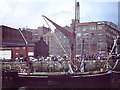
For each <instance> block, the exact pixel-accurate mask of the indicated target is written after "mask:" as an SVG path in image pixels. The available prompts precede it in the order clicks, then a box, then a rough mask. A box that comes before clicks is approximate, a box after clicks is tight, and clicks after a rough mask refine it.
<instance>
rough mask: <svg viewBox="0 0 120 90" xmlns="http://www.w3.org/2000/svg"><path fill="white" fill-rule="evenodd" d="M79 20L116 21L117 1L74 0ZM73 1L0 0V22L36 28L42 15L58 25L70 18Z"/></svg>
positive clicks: (19, 26) (71, 16) (72, 17)
mask: <svg viewBox="0 0 120 90" xmlns="http://www.w3.org/2000/svg"><path fill="white" fill-rule="evenodd" d="M77 1H79V2H80V21H81V22H91V21H111V22H113V23H115V24H117V23H118V18H117V17H118V8H117V7H118V1H119V0H77ZM74 2H75V0H0V25H7V26H10V27H13V28H23V27H26V26H27V27H28V28H33V29H35V28H37V27H38V26H42V25H43V24H44V25H45V26H46V27H47V25H46V23H45V21H44V20H43V18H42V15H45V16H47V17H48V18H50V19H51V20H53V21H54V22H56V23H57V24H59V25H61V26H65V25H70V23H71V20H72V19H74V9H75V7H74V6H75V4H74Z"/></svg>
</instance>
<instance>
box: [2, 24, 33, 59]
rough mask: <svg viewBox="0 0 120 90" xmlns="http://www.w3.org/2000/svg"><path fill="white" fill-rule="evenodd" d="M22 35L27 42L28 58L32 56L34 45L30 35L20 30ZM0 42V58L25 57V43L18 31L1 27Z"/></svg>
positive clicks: (28, 32)
mask: <svg viewBox="0 0 120 90" xmlns="http://www.w3.org/2000/svg"><path fill="white" fill-rule="evenodd" d="M22 33H23V35H24V36H25V38H26V40H27V42H28V56H33V55H34V54H33V50H34V48H33V47H34V44H33V43H32V33H31V32H30V31H26V30H22ZM0 41H1V42H0V46H1V47H0V51H1V58H5V59H11V58H18V57H20V56H23V57H26V50H25V42H24V40H23V38H22V36H21V34H20V32H19V31H18V29H15V28H11V27H8V26H4V25H1V26H0Z"/></svg>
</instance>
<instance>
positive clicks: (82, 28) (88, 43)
mask: <svg viewBox="0 0 120 90" xmlns="http://www.w3.org/2000/svg"><path fill="white" fill-rule="evenodd" d="M76 31H77V33H76V34H77V35H76V42H77V43H76V48H77V49H76V50H77V52H76V53H77V55H81V49H82V43H83V42H82V41H84V54H85V55H89V56H92V55H94V54H108V53H109V52H110V50H111V49H112V46H113V43H114V40H115V39H116V38H117V36H120V32H119V31H118V30H117V25H115V24H113V23H112V22H108V21H98V22H88V23H78V24H77V27H76Z"/></svg>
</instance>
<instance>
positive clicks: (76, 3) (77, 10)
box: [75, 2, 80, 23]
mask: <svg viewBox="0 0 120 90" xmlns="http://www.w3.org/2000/svg"><path fill="white" fill-rule="evenodd" d="M75 19H76V22H77V23H79V22H80V4H79V2H75Z"/></svg>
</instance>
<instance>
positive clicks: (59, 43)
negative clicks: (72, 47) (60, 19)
mask: <svg viewBox="0 0 120 90" xmlns="http://www.w3.org/2000/svg"><path fill="white" fill-rule="evenodd" d="M43 19H44V20H45V22H46V23H47V25H48V27H49V28H50V30H51V31H52V29H51V27H50V25H49V24H48V22H47V21H46V19H45V18H44V17H43ZM53 35H54V36H55V38H56V40H57V41H58V43H59V45H60V47H61V48H62V50H63V51H64V53H65V54H66V55H67V56H68V54H67V52H66V50H65V49H64V47H63V45H62V44H61V42H60V41H59V39H58V38H57V36H56V35H55V33H54V32H53Z"/></svg>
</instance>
